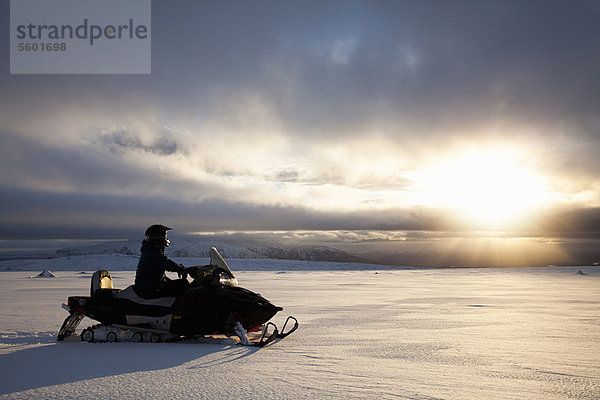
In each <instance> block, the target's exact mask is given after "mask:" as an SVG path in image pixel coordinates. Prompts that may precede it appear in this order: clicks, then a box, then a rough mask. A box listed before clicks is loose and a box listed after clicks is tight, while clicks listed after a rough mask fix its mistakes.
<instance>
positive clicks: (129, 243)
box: [56, 236, 360, 262]
mask: <svg viewBox="0 0 600 400" xmlns="http://www.w3.org/2000/svg"><path fill="white" fill-rule="evenodd" d="M140 246H141V243H140V241H139V240H133V239H129V240H123V241H110V242H104V243H100V244H94V245H90V246H80V247H73V248H64V249H59V250H57V251H56V257H67V256H80V255H91V254H123V255H139V254H140ZM213 246H214V247H216V248H217V250H219V253H221V255H222V256H223V257H225V258H245V259H280V260H304V261H337V262H357V261H360V260H359V259H358V257H356V256H353V255H352V254H349V253H347V252H344V251H341V250H338V249H335V248H332V247H325V246H316V245H314V246H313V245H298V246H290V245H281V244H271V243H261V242H252V241H247V240H244V241H236V240H218V241H215V240H210V239H205V238H195V237H187V236H184V237H177V238H175V239H173V240H172V245H171V247H169V248H168V249H167V250H166V254H167V255H168V256H169V257H177V258H182V257H205V258H208V257H209V255H208V251H209V250H210V248H211V247H213Z"/></svg>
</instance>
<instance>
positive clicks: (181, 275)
mask: <svg viewBox="0 0 600 400" xmlns="http://www.w3.org/2000/svg"><path fill="white" fill-rule="evenodd" d="M179 267H180V269H179V271H177V276H179V278H180V279H187V276H188V273H187V268H186V267H184V266H183V264H179Z"/></svg>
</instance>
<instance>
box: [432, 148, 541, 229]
mask: <svg viewBox="0 0 600 400" xmlns="http://www.w3.org/2000/svg"><path fill="white" fill-rule="evenodd" d="M520 159H522V158H521V157H518V154H517V152H515V151H510V150H507V149H502V150H484V151H481V150H480V151H477V152H469V153H466V154H461V155H459V156H457V157H454V158H452V159H449V160H444V161H443V162H440V163H439V164H438V165H436V166H435V167H434V168H433V169H432V170H431V171H429V172H428V173H427V176H426V177H424V182H425V185H426V187H427V188H426V191H427V192H428V196H431V199H432V200H433V202H434V204H435V205H436V206H441V207H445V208H449V209H451V210H452V211H454V212H457V213H460V215H459V216H460V218H462V219H464V220H466V221H469V222H473V223H477V224H479V225H481V226H482V227H484V228H486V229H504V228H507V227H510V226H511V225H514V224H516V223H518V222H519V221H520V220H522V219H526V218H527V217H528V214H529V213H530V212H532V211H533V210H534V209H535V208H536V207H538V206H541V205H543V204H544V203H546V202H547V200H548V199H549V193H548V192H547V190H546V185H545V183H544V179H543V178H542V176H541V175H539V174H536V173H535V172H534V171H532V170H529V169H527V168H525V167H522V166H521V165H520V163H519V160H520Z"/></svg>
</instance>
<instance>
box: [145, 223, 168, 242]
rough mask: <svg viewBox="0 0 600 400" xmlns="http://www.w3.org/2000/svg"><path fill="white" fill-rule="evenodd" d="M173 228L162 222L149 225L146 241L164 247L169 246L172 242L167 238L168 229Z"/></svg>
mask: <svg viewBox="0 0 600 400" xmlns="http://www.w3.org/2000/svg"><path fill="white" fill-rule="evenodd" d="M171 229H172V228H169V227H167V226H164V225H160V224H157V225H152V226H149V227H148V229H146V233H145V235H146V237H145V238H144V241H146V242H150V243H154V244H156V245H158V246H162V247H169V245H170V244H171V242H170V241H169V239H167V231H170V230H171Z"/></svg>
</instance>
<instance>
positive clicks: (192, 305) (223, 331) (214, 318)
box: [57, 247, 298, 347]
mask: <svg viewBox="0 0 600 400" xmlns="http://www.w3.org/2000/svg"><path fill="white" fill-rule="evenodd" d="M209 254H210V258H211V261H210V264H209V265H205V266H195V267H188V268H187V269H186V272H187V274H188V276H190V277H191V278H193V280H192V282H191V284H190V288H189V289H186V290H185V291H184V292H183V293H181V294H180V295H179V296H177V297H161V298H156V299H146V298H142V297H140V296H138V295H137V293H136V292H135V290H134V289H133V286H129V287H127V288H126V289H123V290H118V289H114V288H113V284H112V278H111V276H110V273H109V272H108V271H106V270H98V271H96V272H95V273H94V274H93V276H92V282H91V288H90V296H85V297H84V296H70V297H69V298H68V301H67V303H66V304H63V308H64V309H66V310H67V311H68V312H69V316H68V317H67V318H66V319H65V321H64V323H63V324H62V326H61V328H60V331H59V332H58V337H57V340H58V341H62V340H64V339H65V338H66V337H68V336H71V335H73V334H74V333H75V331H76V329H77V327H78V326H79V323H80V322H81V320H82V319H83V318H84V317H88V318H91V319H93V320H96V321H98V322H99V324H96V325H93V326H90V327H88V328H85V329H84V330H83V331H82V332H81V335H80V337H81V340H82V341H86V342H116V341H133V342H161V341H174V340H178V339H181V338H193V337H198V336H218V335H225V336H228V337H232V336H237V338H238V339H239V344H241V345H245V346H258V347H264V346H266V345H268V344H270V343H273V342H274V341H275V340H276V339H282V338H285V337H286V336H288V335H290V334H291V333H292V332H294V331H295V330H296V329H297V328H298V320H296V318H294V317H292V316H289V317H288V318H287V319H286V320H285V323H284V325H283V329H282V330H281V331H279V329H278V328H277V326H276V325H275V324H274V323H273V322H269V320H270V319H271V318H272V317H273V316H274V315H275V314H276V313H278V312H279V311H281V310H283V308H281V307H277V306H275V305H273V304H272V303H271V302H269V301H268V300H267V299H265V298H264V297H262V296H261V295H259V294H258V293H254V292H252V291H250V290H248V289H244V288H242V287H240V286H238V283H237V279H236V278H235V276H234V275H233V273H232V272H231V269H230V268H229V266H228V265H227V263H226V262H225V260H223V258H222V257H221V255H220V254H219V253H218V251H217V249H215V248H214V247H212V248H211V249H210V252H209ZM186 279H187V278H186ZM288 325H289V326H288ZM249 332H254V337H253V338H250V336H253V335H252V334H249Z"/></svg>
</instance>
